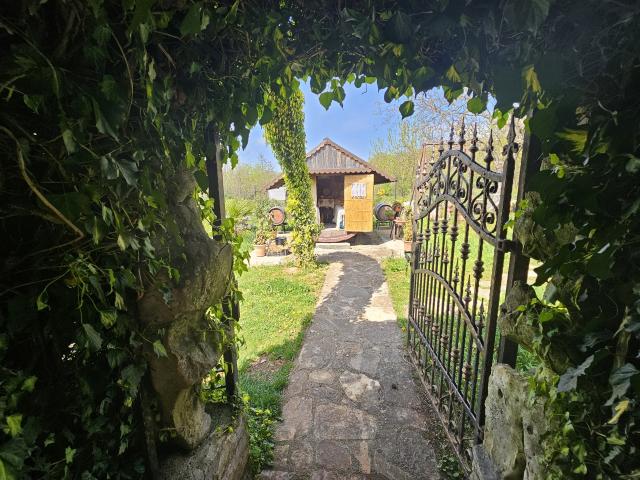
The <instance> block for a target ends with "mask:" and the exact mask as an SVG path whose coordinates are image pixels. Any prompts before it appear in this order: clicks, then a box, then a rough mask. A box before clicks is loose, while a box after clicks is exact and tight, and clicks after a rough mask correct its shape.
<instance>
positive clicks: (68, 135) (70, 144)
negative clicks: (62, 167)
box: [62, 128, 78, 153]
mask: <svg viewBox="0 0 640 480" xmlns="http://www.w3.org/2000/svg"><path fill="white" fill-rule="evenodd" d="M62 141H63V142H64V146H65V148H66V149H67V153H75V151H76V150H77V149H78V148H77V145H76V141H75V139H74V138H73V132H72V131H71V130H69V129H68V128H67V129H66V130H64V131H63V132H62Z"/></svg>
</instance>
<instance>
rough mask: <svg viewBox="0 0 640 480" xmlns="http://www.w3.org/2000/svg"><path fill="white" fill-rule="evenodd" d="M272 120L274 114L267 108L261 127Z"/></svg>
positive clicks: (263, 114) (264, 111)
mask: <svg viewBox="0 0 640 480" xmlns="http://www.w3.org/2000/svg"><path fill="white" fill-rule="evenodd" d="M325 108H327V107H325ZM272 118H273V112H272V111H271V109H270V108H269V107H267V106H265V107H264V110H263V111H262V116H261V117H260V125H265V124H267V123H269V122H270V121H271V119H272Z"/></svg>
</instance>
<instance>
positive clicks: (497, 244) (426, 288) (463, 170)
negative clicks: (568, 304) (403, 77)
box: [407, 118, 518, 467]
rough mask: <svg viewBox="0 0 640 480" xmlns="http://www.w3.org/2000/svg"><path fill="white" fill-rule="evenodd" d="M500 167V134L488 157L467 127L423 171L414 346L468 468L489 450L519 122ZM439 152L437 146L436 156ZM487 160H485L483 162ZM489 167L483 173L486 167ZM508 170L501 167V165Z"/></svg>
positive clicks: (417, 194) (416, 203)
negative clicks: (490, 391) (488, 400)
mask: <svg viewBox="0 0 640 480" xmlns="http://www.w3.org/2000/svg"><path fill="white" fill-rule="evenodd" d="M507 142H508V143H507V145H506V146H505V147H504V149H503V152H502V155H501V158H500V159H498V158H496V157H495V156H494V151H493V150H494V145H493V144H494V139H493V136H492V134H490V135H489V139H488V141H487V143H486V148H484V149H483V151H482V152H480V149H479V140H478V135H477V125H475V126H474V128H473V133H472V138H471V140H470V141H469V146H468V148H467V149H465V147H466V145H467V140H466V139H465V125H464V119H463V120H462V123H461V126H460V134H459V137H458V140H457V141H454V128H453V126H452V127H451V134H450V138H449V142H448V147H449V148H448V149H446V150H445V146H444V143H443V142H442V141H441V142H440V145H439V148H438V150H437V154H436V152H435V151H434V152H433V154H432V159H431V162H430V165H429V163H428V162H427V160H426V159H425V156H424V152H423V159H422V160H421V162H420V163H421V165H420V166H419V167H418V172H417V175H416V176H417V181H416V184H415V188H414V197H413V202H412V205H413V208H414V241H413V250H412V252H413V254H412V268H411V293H410V300H411V301H410V304H409V305H410V308H409V322H408V328H407V334H408V337H407V340H408V343H409V347H410V351H411V353H412V357H413V360H414V362H415V363H416V364H417V366H418V368H419V370H420V372H421V374H422V378H423V380H424V382H425V384H426V386H427V389H428V392H429V394H430V396H431V400H432V401H433V404H434V407H436V409H437V411H438V413H439V415H440V418H441V420H442V421H443V424H444V426H445V429H446V431H447V434H448V436H449V439H450V440H451V442H452V443H453V444H454V445H455V447H456V450H457V453H458V456H459V457H460V459H461V460H462V462H463V464H465V466H466V467H468V466H469V463H470V450H471V446H473V445H474V444H476V443H479V442H480V441H482V426H483V423H484V418H483V417H484V408H483V407H484V400H485V397H486V393H487V384H488V379H489V374H490V371H491V366H492V364H493V362H494V357H495V347H496V342H495V339H496V317H497V313H498V306H499V303H500V295H501V286H502V277H503V270H504V268H503V267H504V260H505V253H506V252H507V250H508V249H509V247H510V245H511V242H510V241H509V240H508V239H507V238H506V232H505V223H506V222H507V219H508V216H509V204H510V202H511V194H512V184H513V177H514V164H515V155H516V153H517V151H518V144H517V143H515V126H514V120H513V118H512V120H511V123H510V127H509V133H508V137H507ZM434 148H435V147H434ZM478 157H482V158H481V159H478ZM480 162H482V163H483V164H484V165H483V164H481V163H480ZM500 163H502V166H501V168H497V167H494V165H497V166H499V165H500Z"/></svg>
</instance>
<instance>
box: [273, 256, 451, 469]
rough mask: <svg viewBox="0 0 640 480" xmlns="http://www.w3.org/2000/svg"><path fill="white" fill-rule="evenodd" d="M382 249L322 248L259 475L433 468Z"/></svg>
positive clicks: (422, 403) (420, 400)
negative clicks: (314, 298) (307, 322)
mask: <svg viewBox="0 0 640 480" xmlns="http://www.w3.org/2000/svg"><path fill="white" fill-rule="evenodd" d="M387 253H388V252H387ZM381 254H382V252H381V250H380V248H379V247H373V246H361V247H354V248H352V249H351V250H347V251H330V252H328V253H325V254H324V256H323V257H322V258H321V260H324V261H329V262H330V266H329V269H328V272H327V276H326V280H325V284H324V286H323V289H322V292H321V296H320V299H319V302H318V306H317V308H316V313H315V315H314V318H313V323H312V325H311V326H310V327H309V330H308V331H307V334H306V336H305V341H304V345H303V347H302V350H301V352H300V355H299V357H298V359H297V360H296V364H295V367H294V369H293V371H292V373H291V376H290V383H289V386H288V387H287V390H286V392H285V395H284V399H283V412H282V416H283V421H282V423H281V424H280V425H279V426H278V429H277V432H276V449H275V461H274V465H273V470H270V471H265V472H262V474H261V478H263V479H312V480H334V479H349V480H361V479H391V480H409V479H438V478H439V475H438V471H437V468H436V460H435V455H434V452H433V448H432V447H431V445H430V444H429V441H428V439H427V438H426V435H425V432H426V427H427V425H426V421H427V420H426V416H425V414H424V411H423V408H426V406H427V405H428V403H427V402H426V401H425V399H424V398H422V397H421V395H420V390H419V388H420V387H418V386H417V383H414V379H413V375H414V369H413V366H412V365H411V364H410V363H409V361H408V360H407V359H406V357H405V350H404V347H403V341H404V336H403V334H402V332H401V330H400V328H399V327H398V325H397V323H396V316H395V313H394V311H393V307H392V303H391V299H390V297H389V292H388V287H387V284H386V282H385V279H384V274H383V272H382V269H381V267H380V265H379V263H378V261H377V258H379V257H380V255H381Z"/></svg>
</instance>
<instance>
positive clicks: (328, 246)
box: [316, 242, 351, 250]
mask: <svg viewBox="0 0 640 480" xmlns="http://www.w3.org/2000/svg"><path fill="white" fill-rule="evenodd" d="M316 248H318V249H321V250H349V249H350V248H351V245H350V244H349V243H347V242H340V243H316Z"/></svg>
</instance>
